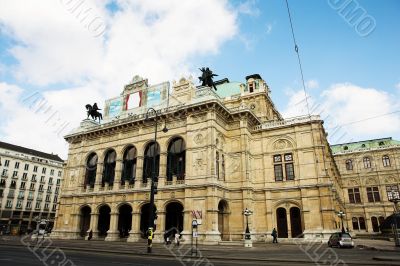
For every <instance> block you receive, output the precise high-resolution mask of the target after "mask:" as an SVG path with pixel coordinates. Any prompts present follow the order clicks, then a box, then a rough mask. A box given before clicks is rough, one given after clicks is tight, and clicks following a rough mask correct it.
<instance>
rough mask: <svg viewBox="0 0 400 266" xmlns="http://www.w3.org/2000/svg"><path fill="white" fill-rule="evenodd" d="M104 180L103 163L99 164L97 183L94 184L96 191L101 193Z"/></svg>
mask: <svg viewBox="0 0 400 266" xmlns="http://www.w3.org/2000/svg"><path fill="white" fill-rule="evenodd" d="M102 178H103V163H97V169H96V182H95V183H94V190H95V191H99V189H100V187H101V180H102Z"/></svg>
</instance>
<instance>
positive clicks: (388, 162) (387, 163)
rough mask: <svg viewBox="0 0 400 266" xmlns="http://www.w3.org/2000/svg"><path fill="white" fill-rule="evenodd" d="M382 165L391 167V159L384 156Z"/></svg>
mask: <svg viewBox="0 0 400 266" xmlns="http://www.w3.org/2000/svg"><path fill="white" fill-rule="evenodd" d="M382 163H383V166H384V167H387V166H390V158H389V156H388V155H383V156H382Z"/></svg>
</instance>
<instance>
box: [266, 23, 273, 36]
mask: <svg viewBox="0 0 400 266" xmlns="http://www.w3.org/2000/svg"><path fill="white" fill-rule="evenodd" d="M271 31H272V24H271V23H268V24H267V34H270V33H271Z"/></svg>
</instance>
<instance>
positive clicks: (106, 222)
mask: <svg viewBox="0 0 400 266" xmlns="http://www.w3.org/2000/svg"><path fill="white" fill-rule="evenodd" d="M110 213H111V209H110V207H109V206H108V205H103V206H101V207H100V208H99V222H98V224H97V230H99V237H105V236H107V231H108V230H109V229H110Z"/></svg>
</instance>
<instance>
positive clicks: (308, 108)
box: [285, 0, 310, 116]
mask: <svg viewBox="0 0 400 266" xmlns="http://www.w3.org/2000/svg"><path fill="white" fill-rule="evenodd" d="M285 1H286V7H287V12H288V15H289V21H290V28H291V29H292V37H293V43H294V50H295V51H296V54H297V59H298V61H299V68H300V74H301V81H302V83H303V90H304V95H305V99H306V104H307V111H308V115H309V116H310V107H309V106H308V99H307V98H308V97H307V91H306V85H305V82H304V75H303V67H302V66H301V60H300V54H299V46H298V45H297V43H296V38H295V36H294V30H293V23H292V16H291V15H290V8H289V3H288V0H285Z"/></svg>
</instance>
